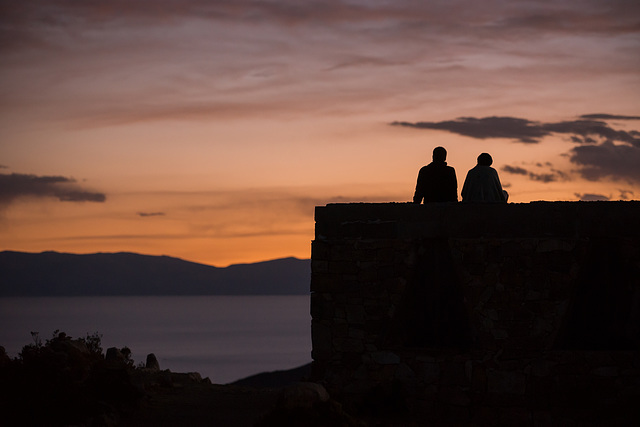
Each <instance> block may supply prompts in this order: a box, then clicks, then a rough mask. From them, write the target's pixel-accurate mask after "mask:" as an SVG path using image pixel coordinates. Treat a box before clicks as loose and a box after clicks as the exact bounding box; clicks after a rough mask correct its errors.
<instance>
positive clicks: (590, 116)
mask: <svg viewBox="0 0 640 427" xmlns="http://www.w3.org/2000/svg"><path fill="white" fill-rule="evenodd" d="M580 118H581V119H587V120H640V116H619V115H615V114H583V115H582V116H580Z"/></svg>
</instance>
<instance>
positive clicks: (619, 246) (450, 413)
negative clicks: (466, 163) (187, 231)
mask: <svg viewBox="0 0 640 427" xmlns="http://www.w3.org/2000/svg"><path fill="white" fill-rule="evenodd" d="M638 218H640V202H536V203H529V204H486V205H485V204H482V205H478V204H463V203H442V204H429V205H413V204H408V203H389V204H369V203H354V204H331V205H327V206H319V207H317V208H316V236H315V240H314V241H313V243H312V279H311V291H312V296H311V314H312V342H313V352H312V357H313V360H314V376H315V377H316V380H320V381H323V382H324V383H325V384H326V386H327V388H328V389H329V390H330V391H331V392H332V393H334V394H337V395H339V396H342V397H343V398H344V399H346V400H347V401H351V402H356V403H358V404H360V405H365V406H366V405H370V407H371V406H372V407H376V408H380V407H381V405H382V406H384V405H396V406H397V405H400V406H402V407H407V408H410V410H411V411H413V412H420V413H422V415H423V416H426V417H427V419H429V418H430V419H432V420H434V421H436V420H438V419H440V420H442V419H445V418H446V419H447V420H451V417H463V418H464V420H466V421H470V420H473V422H483V420H482V417H484V416H487V417H489V418H491V420H493V421H495V420H498V419H500V417H504V416H507V417H515V418H517V419H518V421H522V422H525V421H527V420H529V421H531V420H532V419H533V418H536V419H537V420H538V421H539V420H544V419H550V417H553V419H554V421H558V420H561V419H562V417H573V418H574V419H575V417H576V416H578V413H579V411H582V412H580V414H581V415H580V416H583V417H586V418H585V420H588V419H592V420H593V419H597V418H598V417H600V418H602V417H604V418H603V419H606V420H615V419H617V418H615V417H619V416H621V414H622V415H623V416H625V417H628V416H631V415H635V416H640V414H639V413H637V412H634V413H633V414H632V413H630V412H629V411H631V412H633V410H631V409H629V408H631V406H630V405H631V400H633V399H637V398H638V397H640V375H639V373H640V357H639V351H638V350H640V224H639V223H640V221H638V220H637V219H638ZM594 387H595V388H594ZM594 390H597V391H594ZM611 393H614V394H615V395H616V396H618V397H619V398H617V399H616V400H615V402H613V401H612V399H611ZM380 396H386V398H385V399H383V400H384V401H379V400H380ZM393 396H395V397H393ZM398 396H401V397H398ZM398 399H400V401H398ZM585 405H587V407H588V408H590V409H589V410H590V411H591V412H589V414H587V412H588V411H587V412H584V408H585ZM634 405H635V404H634ZM633 407H635V406H633ZM461 414H462V415H461ZM505 414H507V415H505ZM558 417H559V418H558ZM594 417H596V418H594ZM464 420H463V421H464ZM485 421H488V420H485ZM525 424H526V422H525ZM543 424H544V423H543Z"/></svg>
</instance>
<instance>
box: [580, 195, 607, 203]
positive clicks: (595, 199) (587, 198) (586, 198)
mask: <svg viewBox="0 0 640 427" xmlns="http://www.w3.org/2000/svg"><path fill="white" fill-rule="evenodd" d="M575 195H576V197H577V198H578V199H580V201H582V202H600V201H607V200H610V198H609V197H607V196H604V195H602V194H591V193H585V194H580V193H575Z"/></svg>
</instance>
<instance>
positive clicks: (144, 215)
mask: <svg viewBox="0 0 640 427" xmlns="http://www.w3.org/2000/svg"><path fill="white" fill-rule="evenodd" d="M137 215H138V216H141V217H143V218H145V217H148V216H164V215H165V213H164V212H138V213H137Z"/></svg>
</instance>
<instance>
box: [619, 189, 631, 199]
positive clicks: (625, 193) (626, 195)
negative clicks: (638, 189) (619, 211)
mask: <svg viewBox="0 0 640 427" xmlns="http://www.w3.org/2000/svg"><path fill="white" fill-rule="evenodd" d="M619 191H620V200H630V199H633V198H634V196H635V193H634V192H633V191H631V190H619Z"/></svg>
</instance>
